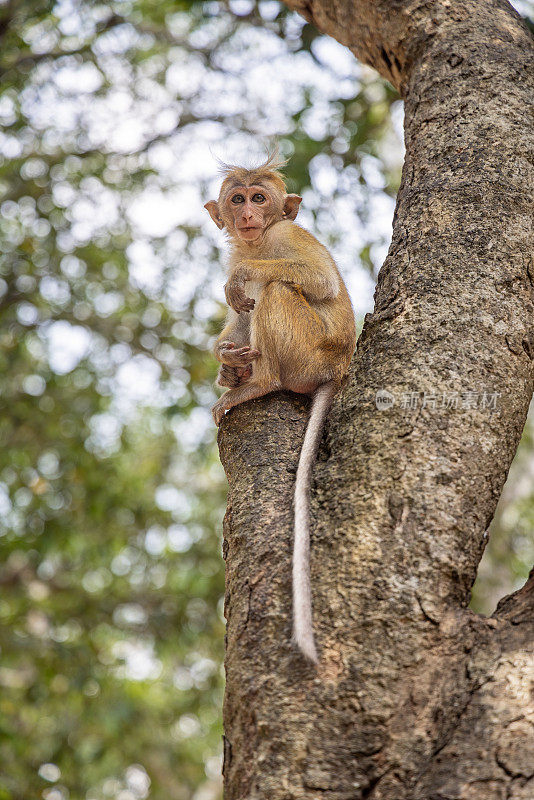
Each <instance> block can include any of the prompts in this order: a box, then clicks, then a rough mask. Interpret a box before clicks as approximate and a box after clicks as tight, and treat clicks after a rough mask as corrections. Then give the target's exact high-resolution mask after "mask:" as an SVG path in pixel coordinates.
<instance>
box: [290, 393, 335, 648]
mask: <svg viewBox="0 0 534 800" xmlns="http://www.w3.org/2000/svg"><path fill="white" fill-rule="evenodd" d="M335 392H336V386H335V384H334V382H333V381H331V382H329V383H324V384H323V385H322V386H319V388H318V389H317V390H316V391H315V393H314V395H313V403H312V409H311V414H310V419H309V421H308V427H307V428H306V434H305V436H304V442H303V445H302V450H301V453H300V459H299V465H298V469H297V479H296V482H295V539H294V544H293V639H294V641H295V642H296V643H297V645H298V646H299V648H300V649H301V651H302V653H303V654H304V655H305V656H306V658H308V659H309V660H310V661H313V662H314V663H317V660H318V659H317V650H316V649H315V641H314V636H313V625H312V600H311V585H310V485H311V477H312V469H313V465H314V463H315V459H316V457H317V451H318V449H319V444H320V442H321V436H322V432H323V427H324V422H325V419H326V415H327V414H328V412H329V410H330V406H331V405H332V399H333V397H334V394H335Z"/></svg>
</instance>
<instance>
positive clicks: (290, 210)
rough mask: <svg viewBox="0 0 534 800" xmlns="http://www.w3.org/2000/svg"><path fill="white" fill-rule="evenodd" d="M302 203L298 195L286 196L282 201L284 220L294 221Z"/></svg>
mask: <svg viewBox="0 0 534 800" xmlns="http://www.w3.org/2000/svg"><path fill="white" fill-rule="evenodd" d="M301 203H302V197H299V196H298V194H288V195H286V199H285V200H284V219H295V217H296V216H297V214H298V213H299V206H300V204H301Z"/></svg>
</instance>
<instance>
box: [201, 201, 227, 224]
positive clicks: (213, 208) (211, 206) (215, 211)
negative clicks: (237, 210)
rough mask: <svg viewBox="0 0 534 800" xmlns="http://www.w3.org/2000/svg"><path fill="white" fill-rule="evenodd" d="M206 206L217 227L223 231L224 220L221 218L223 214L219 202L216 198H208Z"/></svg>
mask: <svg viewBox="0 0 534 800" xmlns="http://www.w3.org/2000/svg"><path fill="white" fill-rule="evenodd" d="M204 208H205V209H206V211H207V212H208V214H209V215H210V217H211V218H212V220H213V221H214V223H215V224H216V225H217V227H218V228H219V229H220V230H221V231H222V229H223V228H224V222H223V221H222V219H221V215H220V214H219V204H218V203H217V202H216V201H215V200H208V202H207V203H206V204H205V206H204Z"/></svg>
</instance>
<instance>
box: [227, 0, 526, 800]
mask: <svg viewBox="0 0 534 800" xmlns="http://www.w3.org/2000/svg"><path fill="white" fill-rule="evenodd" d="M286 2H287V4H288V5H289V6H291V7H292V8H294V9H296V10H298V11H300V12H301V13H302V14H303V15H304V16H306V17H307V19H309V20H310V21H312V22H314V23H315V24H316V25H317V27H318V28H319V29H320V30H321V31H323V32H325V33H328V34H330V35H332V36H334V37H335V38H336V39H338V40H339V41H340V42H342V43H344V44H346V45H347V46H348V47H350V48H351V50H352V51H353V52H354V53H355V55H357V57H358V58H360V59H361V60H363V61H365V62H366V63H368V64H371V65H372V66H373V67H375V68H376V69H377V70H379V71H380V72H381V73H382V75H383V76H384V77H386V78H388V79H389V80H390V81H392V82H393V83H394V85H395V86H396V87H397V88H398V89H399V91H400V92H401V94H402V96H403V98H404V100H405V119H406V122H405V137H406V150H407V152H406V162H405V164H404V170H403V178H402V185H401V188H400V191H399V196H398V200H397V208H396V212H395V218H394V228H393V240H392V243H391V247H390V250H389V254H388V256H387V259H386V261H385V263H384V265H383V267H382V269H381V271H380V275H379V279H378V285H377V289H376V294H375V309H374V312H373V314H370V315H368V316H367V318H366V322H365V326H364V330H363V333H362V335H361V337H360V340H359V343H358V349H357V353H356V355H355V357H354V360H353V365H352V370H351V376H350V381H349V384H348V386H347V387H346V388H345V390H344V391H343V392H342V393H341V395H339V396H338V398H337V399H336V402H335V404H334V407H333V410H332V412H331V414H330V418H329V422H328V425H327V431H326V435H325V439H324V442H323V446H322V449H321V452H320V455H319V461H318V464H317V466H316V469H315V485H314V492H313V514H314V525H313V532H312V542H311V552H312V565H311V570H312V586H313V605H314V625H315V630H316V633H317V643H318V647H319V651H320V664H319V667H318V668H315V667H314V666H312V665H310V664H307V663H306V662H305V661H304V660H303V658H302V657H301V656H300V655H299V653H298V652H296V651H295V649H294V648H293V646H292V645H291V547H292V541H291V540H292V507H291V505H292V489H293V481H294V475H295V469H296V465H297V460H298V454H299V447H300V442H301V441H302V437H303V434H304V428H305V425H306V419H307V409H308V403H307V402H306V401H305V400H303V398H301V397H298V396H296V395H294V396H291V395H288V394H273V395H270V396H269V397H267V398H264V399H262V400H257V401H254V402H251V403H247V404H244V405H243V406H242V407H238V408H236V409H234V410H233V411H232V412H231V414H230V415H229V416H228V417H227V418H226V419H225V420H224V423H223V425H222V426H221V432H220V439H219V443H220V450H221V458H222V460H223V463H224V466H225V469H226V473H227V476H228V481H229V484H230V494H229V501H228V511H227V515H226V519H225V529H224V534H225V557H226V560H227V596H226V615H227V620H228V643H227V657H226V669H227V689H226V698H225V709H224V722H225V766H224V774H225V792H226V794H225V797H226V800H238V799H239V800H244V799H245V798H246V799H247V800H263V799H264V798H265V800H289V798H307V799H308V798H328V800H358V798H367V800H370V799H372V800H379V799H380V800H405V799H408V798H409V799H410V800H479V799H480V800H504V798H513V800H533V798H534V727H533V723H534V705H533V704H532V694H531V690H532V684H533V681H534V576H531V579H530V582H529V583H528V584H527V585H526V587H524V588H523V589H522V590H521V591H520V592H518V593H516V594H515V595H512V596H511V597H509V598H507V599H506V600H505V601H504V602H502V603H501V604H500V606H499V608H498V610H497V612H496V613H495V614H494V616H493V617H492V618H491V619H486V618H484V617H479V616H477V615H476V614H473V613H472V612H471V611H469V610H468V609H467V604H468V602H469V592H470V588H471V585H472V583H473V581H474V578H475V574H476V569H477V565H478V562H479V560H480V557H481V554H482V551H483V549H484V544H485V536H486V534H485V531H486V530H487V528H488V525H489V523H490V520H491V518H492V516H493V513H494V511H495V506H496V503H497V500H498V498H499V495H500V492H501V489H502V486H503V483H504V481H505V478H506V474H507V472H508V468H509V466H510V462H511V460H512V458H513V456H514V453H515V451H516V447H517V444H518V442H519V438H520V435H521V431H522V429H523V425H524V422H525V418H526V414H527V409H528V406H529V401H530V399H531V395H532V390H533V379H534V374H533V373H534V370H533V357H534V318H533V313H532V312H533V299H534V289H533V287H534V263H533V260H532V244H533V237H532V215H533V206H532V191H533V187H534V181H533V177H534V176H533V172H532V155H533V139H532V128H531V125H532V122H531V112H532V98H533V97H534V85H533V84H534V74H533V66H534V48H533V42H532V39H531V36H530V34H529V33H528V31H527V30H526V28H525V27H524V26H523V25H522V23H521V22H520V20H519V18H518V16H517V14H516V13H515V12H514V11H513V10H512V8H511V7H510V6H509V5H508V4H507V3H505V2H503V1H502V0H485V1H484V2H483V1H482V0H440V1H438V0H434V2H432V1H431V0H426V1H425V0H389V2H385V0H286ZM529 157H530V161H529ZM381 389H384V390H388V391H389V392H390V393H391V394H392V395H393V398H394V401H395V402H394V405H393V406H391V407H389V408H386V409H384V410H379V409H378V408H377V405H376V403H375V398H376V393H377V391H378V390H381ZM455 400H456V406H455V402H454V401H455Z"/></svg>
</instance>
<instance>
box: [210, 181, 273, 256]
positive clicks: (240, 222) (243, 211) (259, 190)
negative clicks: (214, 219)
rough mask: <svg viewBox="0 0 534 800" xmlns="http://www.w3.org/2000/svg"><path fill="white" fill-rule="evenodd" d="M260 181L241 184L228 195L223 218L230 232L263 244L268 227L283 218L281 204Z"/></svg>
mask: <svg viewBox="0 0 534 800" xmlns="http://www.w3.org/2000/svg"><path fill="white" fill-rule="evenodd" d="M276 199H277V198H276V197H274V196H273V193H272V192H271V191H270V190H269V189H268V188H267V187H266V186H262V185H260V184H254V185H252V186H237V187H235V188H233V189H232V190H231V191H230V192H229V193H228V195H227V197H226V198H225V202H224V208H223V219H224V221H225V223H226V226H227V228H228V232H229V233H231V234H234V236H237V238H238V239H241V240H242V241H244V242H249V243H250V244H253V243H259V241H260V240H261V238H262V236H263V234H264V232H265V230H266V229H267V228H268V227H269V225H272V223H273V222H274V221H275V220H276V218H277V217H278V218H281V210H282V209H281V207H280V208H278V206H281V203H276Z"/></svg>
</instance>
